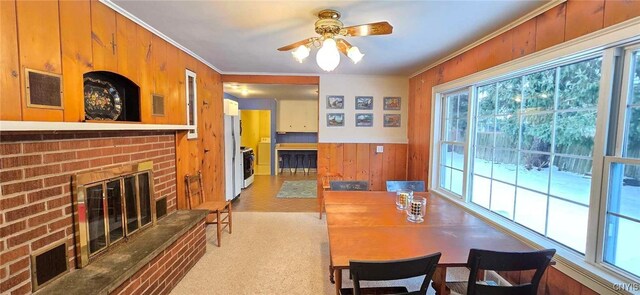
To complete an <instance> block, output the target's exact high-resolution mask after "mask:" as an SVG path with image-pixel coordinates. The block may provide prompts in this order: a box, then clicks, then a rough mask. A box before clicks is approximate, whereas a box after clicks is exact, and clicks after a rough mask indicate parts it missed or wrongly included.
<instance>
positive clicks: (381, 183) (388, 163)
mask: <svg viewBox="0 0 640 295" xmlns="http://www.w3.org/2000/svg"><path fill="white" fill-rule="evenodd" d="M377 146H383V147H384V152H382V153H376V147H377ZM326 173H340V174H341V175H342V176H343V179H344V180H364V181H368V182H369V188H370V190H372V191H381V190H386V181H387V180H406V179H407V145H406V144H395V143H319V144H318V193H319V194H321V193H322V177H323V176H324V175H325V174H326Z"/></svg>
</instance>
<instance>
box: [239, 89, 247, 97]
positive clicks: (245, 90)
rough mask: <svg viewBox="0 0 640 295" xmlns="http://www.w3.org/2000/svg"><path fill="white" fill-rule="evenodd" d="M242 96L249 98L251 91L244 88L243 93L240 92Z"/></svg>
mask: <svg viewBox="0 0 640 295" xmlns="http://www.w3.org/2000/svg"><path fill="white" fill-rule="evenodd" d="M240 94H242V96H247V95H249V89H247V88H243V89H242V91H241V92H240Z"/></svg>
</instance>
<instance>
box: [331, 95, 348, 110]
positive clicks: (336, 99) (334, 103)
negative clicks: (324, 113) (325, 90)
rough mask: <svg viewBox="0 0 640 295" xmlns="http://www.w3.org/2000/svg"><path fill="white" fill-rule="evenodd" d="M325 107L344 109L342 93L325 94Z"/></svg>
mask: <svg viewBox="0 0 640 295" xmlns="http://www.w3.org/2000/svg"><path fill="white" fill-rule="evenodd" d="M327 109H330V110H340V109H344V95H327Z"/></svg>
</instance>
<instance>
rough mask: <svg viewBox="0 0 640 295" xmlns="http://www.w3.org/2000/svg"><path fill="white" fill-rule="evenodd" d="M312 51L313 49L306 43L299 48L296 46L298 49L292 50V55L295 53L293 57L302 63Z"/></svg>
mask: <svg viewBox="0 0 640 295" xmlns="http://www.w3.org/2000/svg"><path fill="white" fill-rule="evenodd" d="M310 51H311V49H309V47H307V46H306V45H300V46H298V48H296V50H294V51H292V52H291V55H293V58H294V59H295V60H296V61H298V62H299V63H302V62H303V61H304V59H305V58H307V57H308V56H309V52H310Z"/></svg>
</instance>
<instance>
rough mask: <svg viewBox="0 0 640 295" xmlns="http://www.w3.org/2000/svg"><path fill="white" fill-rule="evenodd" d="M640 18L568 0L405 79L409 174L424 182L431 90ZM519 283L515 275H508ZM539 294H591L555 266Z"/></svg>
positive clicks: (637, 12)
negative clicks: (605, 28) (407, 105)
mask: <svg viewBox="0 0 640 295" xmlns="http://www.w3.org/2000/svg"><path fill="white" fill-rule="evenodd" d="M638 16H640V1H619V0H594V1H580V0H569V1H567V2H565V3H562V4H560V5H558V6H556V7H554V8H552V9H550V10H548V11H546V12H545V13H543V14H541V15H538V16H537V17H535V18H533V19H531V20H529V21H527V22H524V23H522V24H520V25H518V26H517V27H515V28H513V29H511V30H509V31H507V32H505V33H503V34H501V35H499V36H496V37H494V38H492V39H490V40H488V41H486V42H484V43H482V44H481V45H478V46H477V47H475V48H473V49H471V50H469V51H467V52H464V53H462V54H460V55H459V56H456V57H454V58H452V59H450V60H448V61H446V62H444V63H442V64H440V65H437V66H435V67H433V68H431V69H429V70H427V71H425V72H423V73H420V74H419V75H417V76H415V77H413V78H411V79H410V80H409V85H410V86H409V87H410V89H409V132H408V133H409V134H408V137H409V146H408V150H409V155H408V177H409V178H410V179H420V180H424V181H428V178H429V175H428V170H427V169H428V165H429V153H430V131H431V117H432V114H431V101H432V96H431V94H432V88H433V86H435V85H439V84H442V83H445V82H449V81H452V80H455V79H458V78H461V77H464V76H467V75H470V74H473V73H475V72H479V71H482V70H485V69H488V68H491V67H494V66H497V65H500V64H502V63H505V62H508V61H511V60H513V59H516V58H519V57H522V56H525V55H527V54H530V53H533V52H536V51H539V50H542V49H545V48H548V47H551V46H554V45H557V44H560V43H562V42H565V41H568V40H571V39H574V38H577V37H580V36H583V35H585V34H588V33H591V32H594V31H597V30H599V29H602V28H604V27H607V26H610V25H613V24H616V23H619V22H622V21H625V20H628V19H630V18H634V17H638ZM509 279H510V280H511V281H512V282H514V283H518V282H519V277H518V278H509ZM538 294H560V295H562V294H567V295H568V294H596V292H594V291H593V290H591V289H589V288H587V287H586V286H583V285H581V284H580V283H579V282H578V281H576V280H574V279H573V278H571V277H569V276H567V275H565V274H564V273H562V272H560V271H558V270H557V269H555V268H553V267H552V268H550V269H549V270H548V271H547V272H546V273H545V275H544V278H543V280H542V281H541V283H540V289H539V292H538Z"/></svg>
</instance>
